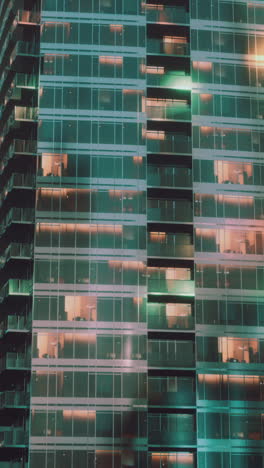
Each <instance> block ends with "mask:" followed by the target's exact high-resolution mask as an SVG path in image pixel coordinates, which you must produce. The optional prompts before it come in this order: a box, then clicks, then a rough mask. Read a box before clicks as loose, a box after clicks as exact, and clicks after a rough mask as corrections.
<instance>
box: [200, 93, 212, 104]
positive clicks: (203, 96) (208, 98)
mask: <svg viewBox="0 0 264 468" xmlns="http://www.w3.org/2000/svg"><path fill="white" fill-rule="evenodd" d="M200 99H201V101H204V102H208V101H211V100H212V99H213V95H212V94H200Z"/></svg>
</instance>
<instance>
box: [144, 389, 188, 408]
mask: <svg viewBox="0 0 264 468" xmlns="http://www.w3.org/2000/svg"><path fill="white" fill-rule="evenodd" d="M148 404H149V405H150V406H157V407H165V408H168V407H171V408H175V407H178V406H183V407H186V406H195V404H196V394H195V393H194V392H149V394H148Z"/></svg>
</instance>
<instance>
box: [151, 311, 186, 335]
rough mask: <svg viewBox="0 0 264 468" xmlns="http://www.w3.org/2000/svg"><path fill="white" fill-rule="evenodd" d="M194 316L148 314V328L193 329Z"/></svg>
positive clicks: (167, 329)
mask: <svg viewBox="0 0 264 468" xmlns="http://www.w3.org/2000/svg"><path fill="white" fill-rule="evenodd" d="M193 328H194V318H193V317H192V316H191V315H190V316H185V317H184V316H182V317H180V316H178V317H177V316H175V317H172V316H165V315H163V316H162V315H160V314H153V313H151V314H148V329H152V330H166V331H169V330H172V331H173V330H192V329H193Z"/></svg>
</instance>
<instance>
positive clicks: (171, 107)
mask: <svg viewBox="0 0 264 468" xmlns="http://www.w3.org/2000/svg"><path fill="white" fill-rule="evenodd" d="M154 103H155V101H154V100H153V103H151V104H147V105H146V113H147V118H148V120H174V121H175V120H178V121H180V120H183V121H190V120H191V110H190V108H189V106H188V105H187V104H186V105H185V104H181V103H177V102H175V103H174V102H173V101H172V102H170V103H165V104H160V105H158V104H157V105H154Z"/></svg>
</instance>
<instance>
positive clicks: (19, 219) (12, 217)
mask: <svg viewBox="0 0 264 468" xmlns="http://www.w3.org/2000/svg"><path fill="white" fill-rule="evenodd" d="M34 216H35V212H34V209H33V208H11V210H9V211H8V213H7V215H6V216H5V217H4V219H3V221H2V225H1V227H0V234H3V233H4V232H5V230H6V229H7V228H8V227H9V226H10V225H11V224H12V223H19V224H24V223H26V224H28V223H30V224H32V223H33V222H34Z"/></svg>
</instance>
